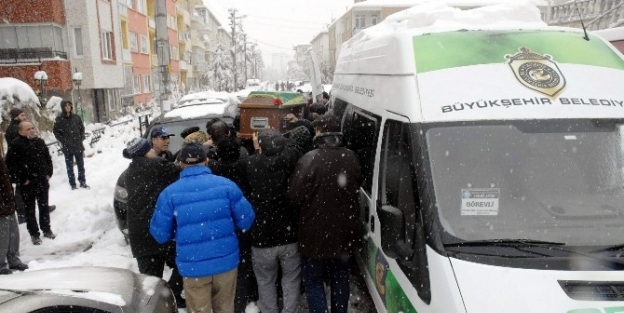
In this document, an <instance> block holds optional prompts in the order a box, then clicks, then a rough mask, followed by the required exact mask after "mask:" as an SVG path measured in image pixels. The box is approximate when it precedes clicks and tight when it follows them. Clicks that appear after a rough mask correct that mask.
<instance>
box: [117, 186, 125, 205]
mask: <svg viewBox="0 0 624 313" xmlns="http://www.w3.org/2000/svg"><path fill="white" fill-rule="evenodd" d="M115 199H116V200H118V201H123V202H125V201H128V191H127V190H126V188H123V187H119V186H115Z"/></svg>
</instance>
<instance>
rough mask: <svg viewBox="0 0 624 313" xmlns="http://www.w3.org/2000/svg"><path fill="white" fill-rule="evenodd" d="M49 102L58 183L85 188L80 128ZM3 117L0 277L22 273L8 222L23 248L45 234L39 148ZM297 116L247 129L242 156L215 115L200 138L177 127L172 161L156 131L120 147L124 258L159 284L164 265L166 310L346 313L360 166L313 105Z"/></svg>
mask: <svg viewBox="0 0 624 313" xmlns="http://www.w3.org/2000/svg"><path fill="white" fill-rule="evenodd" d="M327 98H328V97H327ZM61 106H62V108H63V111H62V113H61V114H60V115H59V116H58V117H57V118H56V120H55V124H54V134H55V136H56V138H57V140H58V142H59V143H60V145H61V147H62V152H63V154H64V156H65V161H66V162H65V164H66V170H67V177H68V182H69V187H70V188H71V190H76V189H78V188H79V187H80V188H86V189H88V188H89V186H88V185H87V182H86V174H85V169H84V159H83V154H84V153H83V152H84V146H83V140H84V138H85V129H84V124H83V122H82V120H81V119H80V117H79V116H77V115H76V114H74V113H73V105H72V103H71V102H70V101H63V102H62V103H61ZM314 114H316V115H314ZM10 115H11V123H10V125H9V127H8V129H7V131H6V139H7V144H8V151H7V154H6V159H2V158H0V175H1V176H0V177H2V180H1V181H0V196H1V197H2V198H3V201H2V203H1V204H0V253H2V254H3V256H4V257H3V258H0V274H11V273H12V270H20V271H23V270H26V269H28V266H27V265H26V264H24V263H23V262H22V261H21V260H20V259H19V231H18V223H19V222H22V221H24V222H26V224H27V229H28V232H29V234H30V237H31V240H32V243H33V244H34V245H41V244H42V243H43V240H42V238H41V235H43V237H44V239H45V238H47V239H49V240H53V239H55V237H56V235H55V234H54V232H53V231H52V227H51V221H50V211H51V209H53V206H50V205H48V191H49V184H48V180H49V179H50V177H51V176H52V174H53V170H54V169H53V165H52V160H51V157H50V152H49V151H48V147H47V145H46V144H45V142H44V141H43V140H42V139H41V138H39V137H38V136H37V134H36V131H35V127H34V125H33V123H32V122H30V121H28V119H27V117H26V114H25V113H24V111H22V110H21V109H19V108H13V109H12V110H11V111H10ZM306 116H307V117H310V116H311V117H313V121H309V120H308V119H304V118H300V117H296V116H295V115H293V114H289V115H288V118H287V119H288V121H289V124H290V129H289V130H288V131H287V132H285V133H280V132H278V131H276V130H273V129H268V128H267V129H264V130H261V131H259V132H256V133H254V135H253V138H252V143H253V151H252V150H251V149H250V150H248V149H246V148H245V147H244V146H243V145H241V141H240V139H239V138H238V137H237V135H236V131H235V130H234V129H233V128H231V127H230V126H229V125H228V124H226V123H225V122H224V121H222V120H219V119H213V120H210V121H208V122H207V123H206V131H202V130H200V128H199V127H191V128H188V129H185V130H184V131H183V132H182V133H180V134H179V135H180V136H182V137H183V138H184V145H183V146H182V148H181V149H180V151H177V152H175V153H173V152H171V151H169V150H168V148H169V142H170V137H171V136H176V135H175V134H172V133H170V132H168V131H167V129H166V128H165V127H162V126H160V127H155V128H153V129H152V130H151V132H150V134H149V136H148V138H149V139H145V138H135V139H133V140H131V141H130V142H128V144H127V146H126V148H125V149H124V150H123V152H122V155H123V157H125V158H128V159H131V160H132V161H131V163H130V164H129V166H128V169H127V174H126V175H125V179H126V181H125V185H126V188H127V192H128V207H129V208H130V209H129V210H128V211H127V221H128V230H129V242H130V248H131V252H132V255H133V257H134V258H136V260H137V265H138V268H139V271H140V272H141V273H144V274H148V275H152V276H157V277H162V276H163V272H164V270H165V266H168V267H170V268H171V269H172V274H171V276H170V278H169V280H168V283H169V286H170V288H171V290H172V292H173V294H174V296H175V299H176V302H177V304H178V307H181V308H184V307H186V308H188V311H189V312H211V310H212V311H213V312H237V313H239V312H245V308H246V306H247V305H248V303H249V302H252V301H257V303H258V307H259V308H260V310H261V312H263V313H273V312H275V313H277V312H286V313H288V312H298V311H299V310H300V307H301V305H302V294H303V293H305V296H306V298H307V303H308V308H309V311H310V312H313V313H315V312H328V310H329V308H330V310H329V311H331V312H347V308H348V301H349V294H350V292H349V277H348V276H349V275H348V272H349V266H348V264H349V259H350V256H351V253H352V249H353V248H354V247H355V246H356V241H357V240H358V232H357V225H358V224H357V218H356V216H357V212H358V209H357V208H358V196H357V192H358V189H359V186H360V182H361V174H360V166H359V163H358V159H357V157H356V155H355V154H354V153H353V152H352V151H350V150H348V149H347V148H345V147H344V146H343V145H342V140H341V137H342V135H341V133H340V120H339V118H338V117H336V116H333V115H330V114H327V113H326V105H325V103H323V104H321V105H320V108H319V110H318V111H315V110H308V111H307V112H306ZM74 163H75V164H76V165H77V167H78V176H77V177H76V175H75V174H74V169H73V167H74ZM76 178H77V181H76ZM14 186H15V187H14ZM37 206H38V216H37ZM16 211H17V212H18V216H17V218H16ZM325 284H327V286H329V288H330V289H331V304H330V305H329V306H328V304H327V299H326V297H325V288H324V285H325Z"/></svg>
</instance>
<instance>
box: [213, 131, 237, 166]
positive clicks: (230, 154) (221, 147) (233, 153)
mask: <svg viewBox="0 0 624 313" xmlns="http://www.w3.org/2000/svg"><path fill="white" fill-rule="evenodd" d="M217 156H219V159H220V160H223V161H236V160H238V158H239V157H240V146H239V145H238V143H237V142H236V139H234V138H232V137H225V138H223V139H221V140H219V142H217Z"/></svg>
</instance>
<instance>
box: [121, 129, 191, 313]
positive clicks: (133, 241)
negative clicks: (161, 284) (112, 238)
mask: <svg viewBox="0 0 624 313" xmlns="http://www.w3.org/2000/svg"><path fill="white" fill-rule="evenodd" d="M123 156H124V157H125V158H127V159H132V162H131V163H130V165H129V166H128V169H127V170H126V175H125V183H126V190H127V191H128V208H129V209H128V210H127V212H126V216H127V220H128V239H129V240H130V250H131V251H132V256H133V257H134V258H136V260H137V264H138V266H139V272H141V273H142V274H147V275H152V276H156V277H159V278H160V277H162V276H163V270H164V267H165V264H167V266H169V267H170V268H172V269H173V272H172V273H171V278H170V279H169V287H171V290H172V291H173V294H174V296H175V298H176V302H177V303H178V307H184V299H182V297H181V293H182V277H181V276H180V274H179V272H178V269H177V266H176V264H175V246H174V245H173V244H169V245H161V244H159V243H158V242H156V241H155V240H154V238H153V237H152V236H151V235H150V233H149V223H150V219H151V218H152V214H153V213H154V208H155V207H156V199H157V198H158V195H159V194H160V192H161V191H163V189H165V188H166V187H167V186H169V185H171V184H172V183H173V182H175V181H176V180H178V176H179V175H180V167H178V166H177V165H174V164H173V163H172V162H169V161H167V160H165V159H163V158H159V157H157V156H156V152H155V151H154V150H153V149H152V147H151V145H150V143H149V141H147V139H144V138H135V139H132V140H131V141H130V142H129V143H128V144H127V146H126V148H125V149H124V150H123Z"/></svg>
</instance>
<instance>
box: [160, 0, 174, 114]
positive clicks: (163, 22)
mask: <svg viewBox="0 0 624 313" xmlns="http://www.w3.org/2000/svg"><path fill="white" fill-rule="evenodd" d="M166 1H167V0H156V49H157V51H156V54H157V57H158V70H159V72H160V76H161V78H162V84H163V88H164V90H163V91H162V93H161V94H160V110H161V112H165V111H169V110H170V109H171V103H170V102H169V101H170V100H169V98H170V96H171V90H170V88H171V86H170V84H171V79H170V77H169V62H170V51H169V35H168V34H167V2H166Z"/></svg>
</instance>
